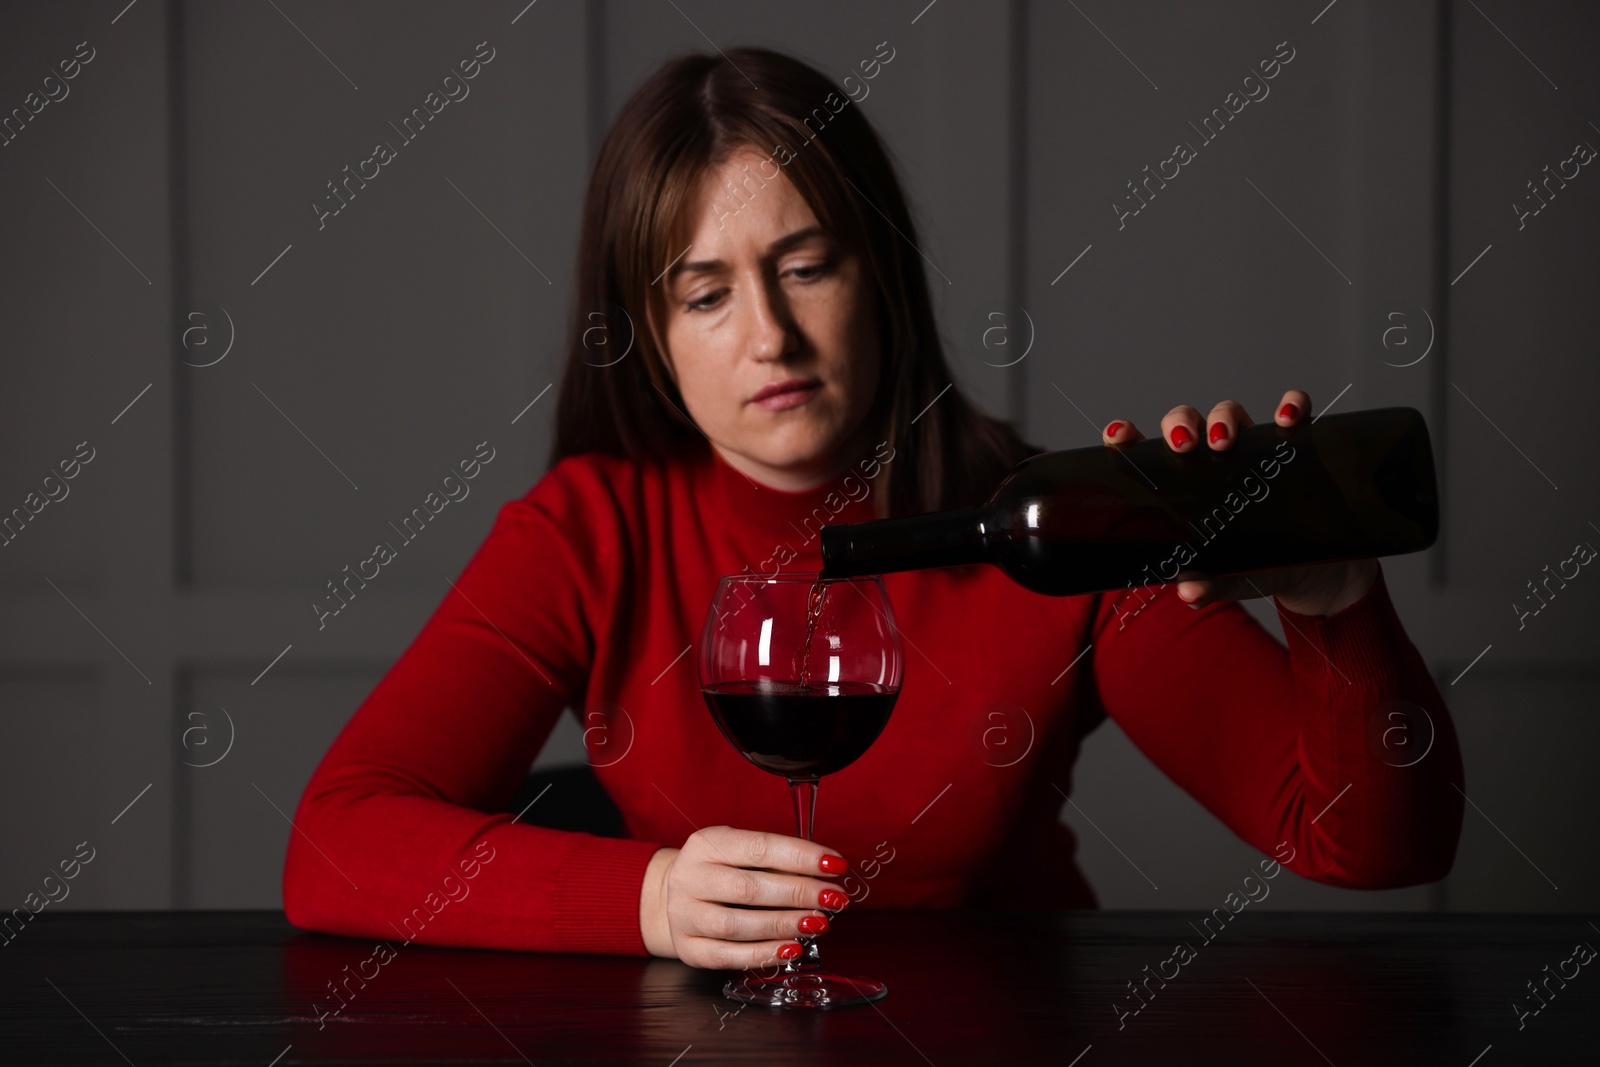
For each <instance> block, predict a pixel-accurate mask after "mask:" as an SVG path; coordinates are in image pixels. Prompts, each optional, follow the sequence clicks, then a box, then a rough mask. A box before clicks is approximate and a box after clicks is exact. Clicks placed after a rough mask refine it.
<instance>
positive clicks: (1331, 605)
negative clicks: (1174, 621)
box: [1101, 389, 1378, 615]
mask: <svg viewBox="0 0 1600 1067" xmlns="http://www.w3.org/2000/svg"><path fill="white" fill-rule="evenodd" d="M1310 413H1311V397H1310V396H1309V395H1307V394H1306V393H1305V392H1303V391H1301V390H1299V389H1290V390H1289V391H1288V392H1286V393H1284V394H1283V399H1282V400H1280V401H1279V402H1278V411H1277V414H1276V415H1274V416H1273V417H1274V419H1275V420H1276V422H1277V424H1278V425H1279V426H1293V425H1295V424H1296V423H1298V422H1300V421H1301V420H1302V419H1304V418H1306V417H1307V416H1308V415H1309V414H1310ZM1249 425H1251V419H1250V416H1249V414H1248V413H1247V412H1246V411H1245V410H1244V408H1243V407H1242V406H1241V405H1239V404H1237V403H1235V402H1234V401H1232V400H1224V401H1222V402H1221V403H1220V404H1218V405H1217V406H1216V407H1214V408H1212V409H1211V413H1210V414H1209V415H1207V416H1206V418H1205V419H1203V420H1202V419H1201V418H1200V412H1199V411H1197V410H1196V409H1195V408H1192V407H1190V406H1189V405H1187V404H1180V405H1178V406H1177V407H1175V408H1173V409H1172V410H1171V411H1169V412H1167V414H1166V417H1165V418H1163V419H1162V420H1161V436H1162V437H1164V438H1165V439H1166V441H1167V445H1168V446H1169V447H1170V448H1171V449H1172V450H1173V451H1174V452H1191V451H1193V450H1194V449H1196V448H1199V447H1201V445H1200V442H1201V441H1202V440H1204V441H1205V442H1206V445H1207V446H1208V447H1210V448H1213V449H1216V450H1217V451H1222V450H1225V449H1229V448H1232V447H1233V442H1234V441H1235V440H1236V439H1237V438H1238V436H1239V430H1240V429H1241V428H1243V427H1245V426H1249ZM1143 438H1144V434H1142V433H1140V432H1139V430H1138V428H1137V427H1135V426H1134V425H1133V423H1131V422H1129V421H1127V420H1125V419H1118V420H1117V421H1115V422H1113V423H1111V424H1110V425H1108V426H1107V427H1106V428H1105V430H1104V431H1103V433H1102V434H1101V439H1102V440H1103V441H1104V442H1105V443H1106V444H1108V445H1110V444H1125V443H1127V442H1129V441H1138V440H1142V439H1143ZM1377 576H1378V561H1377V560H1375V559H1370V558H1367V559H1355V560H1345V561H1343V562H1340V563H1315V564H1308V565H1305V566H1299V567H1275V568H1273V569H1272V570H1269V571H1263V572H1261V573H1258V574H1242V575H1237V576H1234V577H1222V578H1213V577H1210V576H1208V575H1206V574H1204V573H1202V572H1200V571H1180V572H1179V573H1178V575H1177V583H1178V585H1177V593H1178V597H1179V599H1181V600H1183V601H1184V602H1185V603H1186V604H1188V605H1189V606H1190V607H1191V608H1198V607H1200V606H1202V605H1204V604H1210V603H1212V602H1213V601H1217V600H1248V599H1250V598H1251V597H1258V596H1272V595H1276V596H1277V598H1278V603H1279V604H1281V605H1282V606H1283V607H1285V608H1287V609H1288V610H1290V611H1295V612H1299V613H1300V614H1302V615H1332V614H1334V613H1335V612H1338V611H1342V610H1343V609H1345V608H1347V607H1349V606H1350V605H1351V604H1354V603H1355V602H1356V601H1357V600H1360V599H1361V598H1362V596H1364V595H1365V594H1366V592H1367V590H1368V589H1370V588H1371V587H1372V583H1373V581H1374V580H1375V579H1376V578H1377Z"/></svg>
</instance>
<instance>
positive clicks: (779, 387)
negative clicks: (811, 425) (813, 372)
mask: <svg viewBox="0 0 1600 1067" xmlns="http://www.w3.org/2000/svg"><path fill="white" fill-rule="evenodd" d="M821 388H822V383H821V382H820V381H818V380H817V379H815V378H811V379H806V378H790V379H789V380H788V381H784V382H777V383H775V384H773V385H769V386H767V387H766V388H764V389H762V390H761V391H760V392H758V393H757V394H756V395H755V396H753V397H751V398H750V403H752V404H755V405H758V406H759V407H763V408H766V409H767V410H768V411H782V410H783V409H784V408H792V407H796V406H797V405H800V404H804V403H805V402H806V401H807V400H810V399H811V398H812V397H813V396H814V395H816V393H817V391H818V390H819V389H821Z"/></svg>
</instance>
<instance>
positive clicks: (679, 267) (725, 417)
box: [662, 149, 880, 491]
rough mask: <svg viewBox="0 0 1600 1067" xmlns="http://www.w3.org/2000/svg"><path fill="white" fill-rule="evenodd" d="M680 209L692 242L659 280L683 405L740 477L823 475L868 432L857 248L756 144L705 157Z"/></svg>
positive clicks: (792, 480)
mask: <svg viewBox="0 0 1600 1067" xmlns="http://www.w3.org/2000/svg"><path fill="white" fill-rule="evenodd" d="M746 168H748V169H746ZM729 181H731V182H732V183H733V184H734V186H735V187H736V188H738V190H739V193H738V195H737V196H735V194H734V191H733V189H730V188H729V187H728V186H727V185H726V184H725V183H727V182H729ZM690 211H691V214H690V216H689V225H688V238H687V240H686V241H685V244H687V245H688V249H687V251H686V252H684V253H683V255H682V256H681V257H680V258H679V259H678V261H677V262H676V263H675V264H673V266H672V267H671V268H670V269H669V270H668V271H667V273H666V276H665V277H664V278H663V282H662V283H663V284H665V286H666V290H665V299H666V309H667V310H666V321H665V323H664V327H665V329H664V341H665V344H666V358H667V364H668V367H669V369H670V371H671V373H672V374H673V376H674V378H675V380H676V382H677V385H678V391H679V392H680V393H681V394H682V395H683V401H684V404H685V405H687V407H688V409H689V410H688V414H689V416H690V417H691V418H693V419H694V421H695V423H696V424H698V425H699V427H700V429H701V430H702V431H703V432H704V433H705V435H706V437H708V438H709V439H710V440H711V442H712V444H713V445H715V446H716V447H717V449H718V450H719V451H720V452H721V453H722V455H723V457H724V458H725V459H726V460H727V461H728V463H729V464H730V465H732V466H734V467H736V468H737V469H739V470H741V471H743V472H744V473H745V474H746V475H747V476H749V477H751V478H753V479H756V480H758V481H762V482H765V483H766V484H768V485H771V486H773V487H775V488H779V489H786V490H789V491H798V490H801V489H809V488H813V487H815V486H818V485H821V484H823V483H824V482H826V481H828V480H830V479H831V478H833V477H835V476H836V475H837V474H838V473H840V472H841V471H842V470H843V469H844V468H846V467H848V466H849V465H850V464H851V463H853V462H854V461H855V459H856V458H857V457H856V455H855V452H857V451H861V450H864V449H865V448H866V447H867V443H866V442H865V441H864V439H863V434H870V433H871V432H872V428H871V427H869V426H866V425H865V419H866V415H867V412H868V411H869V409H871V407H872V402H873V399H874V393H875V391H876V388H877V381H878V366H879V359H880V354H879V352H878V323H877V315H876V305H875V303H874V300H873V293H872V290H871V289H870V287H869V286H868V285H866V284H864V280H863V265H862V263H861V260H860V258H859V257H858V256H855V255H852V254H849V253H848V252H847V250H846V249H845V248H844V247H843V245H842V244H841V243H840V242H839V241H838V240H837V239H836V238H834V237H833V236H832V235H830V234H828V233H825V232H823V231H822V229H821V227H820V225H819V224H818V222H817V219H816V216H815V215H814V214H813V213H812V211H811V208H810V207H809V206H808V205H807V204H806V201H805V198H804V197H802V196H801V195H800V193H799V191H798V190H797V189H796V188H795V187H794V185H793V184H792V183H790V181H789V179H788V177H787V176H785V175H784V174H782V173H781V168H780V167H779V165H778V164H777V162H776V161H775V160H773V159H772V158H771V157H768V156H765V155H763V154H761V153H759V152H756V151H754V150H753V149H745V150H744V151H742V152H738V153H735V154H734V156H733V157H732V158H731V159H730V160H729V161H728V162H727V163H725V164H723V165H721V166H720V167H713V168H711V170H710V171H709V172H708V173H707V175H706V176H705V178H704V179H703V180H702V182H701V185H700V188H699V191H698V194H697V196H696V198H695V201H694V203H693V204H692V206H691V208H690Z"/></svg>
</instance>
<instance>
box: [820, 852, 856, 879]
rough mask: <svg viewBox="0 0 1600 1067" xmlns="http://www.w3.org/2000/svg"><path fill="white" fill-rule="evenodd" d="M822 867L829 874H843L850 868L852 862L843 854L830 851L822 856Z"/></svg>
mask: <svg viewBox="0 0 1600 1067" xmlns="http://www.w3.org/2000/svg"><path fill="white" fill-rule="evenodd" d="M821 867H822V869H823V870H824V871H826V872H827V873H828V874H843V873H844V872H845V871H847V870H848V869H849V868H850V863H849V861H848V860H846V859H845V858H844V857H843V856H835V855H833V854H832V853H831V852H830V853H829V854H828V855H826V856H823V857H822V861H821Z"/></svg>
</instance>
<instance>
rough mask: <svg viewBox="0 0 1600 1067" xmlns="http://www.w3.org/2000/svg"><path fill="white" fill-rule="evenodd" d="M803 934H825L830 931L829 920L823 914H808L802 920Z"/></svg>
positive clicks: (801, 929) (801, 930) (801, 928)
mask: <svg viewBox="0 0 1600 1067" xmlns="http://www.w3.org/2000/svg"><path fill="white" fill-rule="evenodd" d="M800 932H801V933H802V934H825V933H827V932H828V920H827V919H825V918H823V917H822V916H821V915H807V916H806V917H805V918H804V919H801V920H800Z"/></svg>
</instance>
